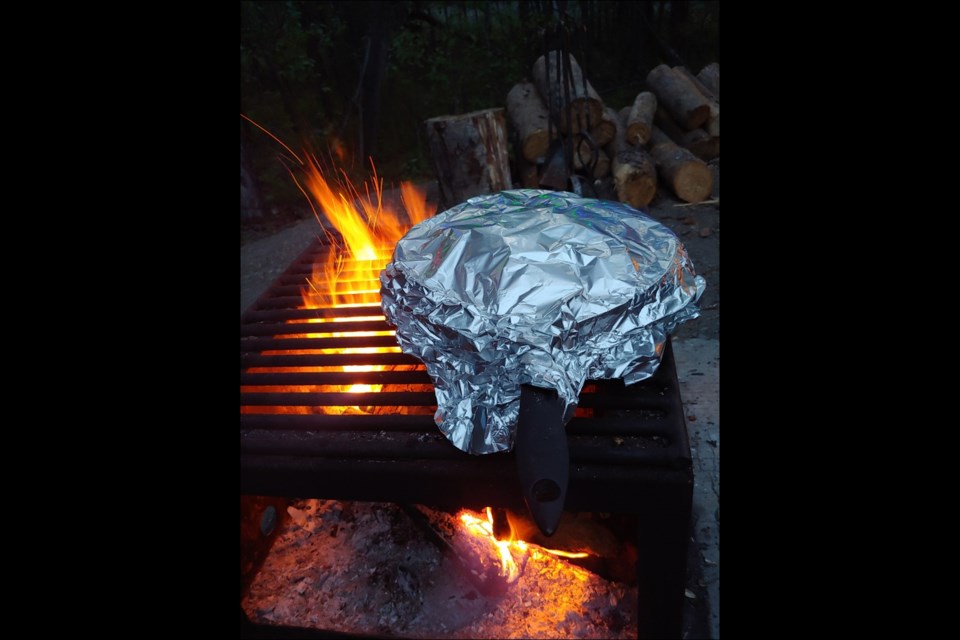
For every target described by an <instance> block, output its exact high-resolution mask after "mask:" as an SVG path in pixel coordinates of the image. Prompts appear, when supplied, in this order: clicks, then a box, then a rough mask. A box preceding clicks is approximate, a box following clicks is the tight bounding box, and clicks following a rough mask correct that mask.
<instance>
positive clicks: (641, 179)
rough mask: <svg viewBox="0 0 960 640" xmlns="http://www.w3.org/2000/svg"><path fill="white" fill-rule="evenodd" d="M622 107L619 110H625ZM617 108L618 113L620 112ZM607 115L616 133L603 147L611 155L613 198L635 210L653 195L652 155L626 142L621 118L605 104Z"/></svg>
mask: <svg viewBox="0 0 960 640" xmlns="http://www.w3.org/2000/svg"><path fill="white" fill-rule="evenodd" d="M628 109H630V107H626V108H624V109H623V111H627V110H628ZM623 111H621V113H623ZM607 116H608V117H609V118H611V119H612V120H613V121H614V122H615V123H616V129H617V132H616V135H615V136H614V138H613V142H611V143H610V146H608V147H607V151H608V153H609V154H610V156H612V157H613V182H614V187H615V188H616V190H617V199H618V200H620V202H624V203H626V204H629V205H630V206H631V207H633V208H634V209H639V208H641V207H645V206H647V205H648V204H650V201H651V200H653V197H654V196H655V195H657V170H656V168H655V166H654V163H653V158H651V157H650V154H649V153H647V151H646V149H644V148H643V147H634V146H632V145H630V144H628V143H627V138H626V135H627V133H626V132H627V128H626V124H625V122H624V120H622V119H621V117H620V116H619V115H618V114H617V113H616V112H615V111H614V110H613V109H610V108H609V107H608V108H607Z"/></svg>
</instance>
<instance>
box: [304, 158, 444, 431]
mask: <svg viewBox="0 0 960 640" xmlns="http://www.w3.org/2000/svg"><path fill="white" fill-rule="evenodd" d="M370 165H371V167H372V168H373V176H372V178H371V179H370V180H369V181H365V182H364V183H363V185H362V186H363V192H362V193H361V191H360V190H358V189H357V188H356V187H355V186H354V185H353V183H352V182H351V181H350V179H349V177H347V175H346V173H344V172H343V171H341V176H342V177H341V178H338V187H339V188H338V189H336V190H334V188H333V187H332V186H331V185H330V183H329V182H328V181H327V179H326V178H325V176H324V173H323V169H322V168H321V167H320V164H319V162H317V160H316V157H314V156H308V162H307V164H306V166H305V171H306V179H305V183H306V188H307V190H308V191H309V194H310V195H311V196H312V197H313V200H312V202H315V203H316V204H317V205H319V207H320V211H321V212H322V214H323V215H322V217H321V215H320V213H319V212H318V211H317V209H316V208H314V215H315V216H316V218H317V221H318V222H319V223H320V225H321V227H322V228H323V231H324V233H326V234H327V237H328V238H329V239H330V241H331V246H332V247H333V248H332V249H331V251H329V252H328V254H327V256H328V259H327V261H326V262H325V263H323V262H318V263H316V264H314V265H313V273H312V275H311V277H310V279H309V281H308V283H307V286H305V287H303V288H301V295H302V297H303V308H306V309H317V308H324V307H326V308H331V307H332V308H340V307H371V314H370V316H363V317H362V318H360V319H367V320H383V319H384V317H383V315H382V314H381V313H380V271H381V270H383V268H384V267H385V266H386V264H387V262H388V261H389V260H390V255H391V253H392V251H393V247H394V246H395V245H396V243H397V241H398V240H399V239H400V238H401V237H403V235H404V234H405V233H406V232H407V231H408V230H409V229H410V227H411V226H412V225H414V224H417V223H418V222H421V221H423V220H425V219H427V218H428V217H430V216H431V215H433V213H434V212H435V210H436V207H432V206H430V205H428V204H427V201H426V196H425V194H423V193H422V192H420V191H419V190H418V189H417V188H416V187H415V186H414V185H412V184H410V183H406V182H404V183H401V185H400V194H401V199H402V202H403V204H404V207H405V209H406V216H403V215H402V214H401V213H400V212H399V211H397V210H395V209H393V208H392V207H390V206H385V203H384V201H383V179H382V178H380V177H378V176H377V168H376V166H375V165H374V164H373V162H372V161H371V163H370ZM311 204H312V203H311ZM330 227H332V228H333V229H334V230H336V231H337V232H339V238H338V237H337V236H336V235H334V234H333V233H332V232H331V230H330ZM341 239H342V240H341ZM357 320H358V318H357V317H350V318H336V317H335V318H333V321H334V322H337V321H357ZM311 322H313V320H311ZM317 322H319V320H317ZM395 333H396V332H394V331H392V330H391V331H382V332H380V331H352V332H327V333H309V334H307V337H308V338H317V337H328V336H329V337H336V338H339V337H368V336H379V335H395ZM332 351H333V352H335V353H345V354H347V353H359V354H370V353H399V352H400V347H355V348H343V349H334V350H332ZM386 368H387V367H385V366H383V365H356V366H350V365H345V366H343V367H342V368H341V370H342V371H345V372H368V371H383V370H385V369H386ZM382 388H383V385H370V384H353V385H349V386H348V387H347V388H346V389H343V391H347V392H350V393H370V392H379V391H381V390H382ZM351 409H352V410H354V411H361V409H360V407H352V408H351ZM324 410H325V411H331V412H335V413H341V412H342V411H343V410H344V408H343V407H330V408H327V409H324Z"/></svg>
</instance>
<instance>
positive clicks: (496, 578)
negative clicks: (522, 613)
mask: <svg viewBox="0 0 960 640" xmlns="http://www.w3.org/2000/svg"><path fill="white" fill-rule="evenodd" d="M405 511H406V512H407V514H408V515H410V516H411V517H412V518H413V519H414V521H415V522H417V523H418V524H419V525H420V526H421V528H423V526H424V525H426V527H427V528H428V530H429V531H430V533H431V535H432V537H433V538H434V539H435V540H436V541H438V542H440V543H441V544H442V545H443V546H445V547H446V548H449V549H450V550H451V551H452V552H453V553H454V555H455V556H456V558H457V561H458V562H459V563H460V566H461V567H463V568H464V569H465V570H466V572H467V574H468V575H469V577H470V580H471V581H472V582H474V584H476V586H477V589H478V590H479V591H480V592H481V593H483V594H485V595H490V594H492V593H502V592H503V591H504V590H505V589H506V588H507V586H508V585H510V584H512V583H514V582H516V581H517V579H518V578H519V577H520V574H521V573H522V572H523V567H522V565H520V566H518V565H517V563H516V561H515V560H514V558H513V554H512V553H511V550H510V549H511V546H515V547H516V548H517V550H518V551H519V552H520V553H519V554H518V555H520V556H522V560H525V556H526V543H523V542H522V541H516V542H512V541H501V540H497V538H496V536H495V534H494V530H493V513H492V511H491V510H490V508H489V507H487V510H486V517H484V516H482V515H481V514H478V513H473V512H471V511H467V510H462V511H460V513H459V514H457V516H453V515H451V514H449V513H446V512H444V511H436V510H434V509H431V508H429V507H425V506H422V505H416V506H415V507H413V508H406V509H405ZM524 564H525V563H524Z"/></svg>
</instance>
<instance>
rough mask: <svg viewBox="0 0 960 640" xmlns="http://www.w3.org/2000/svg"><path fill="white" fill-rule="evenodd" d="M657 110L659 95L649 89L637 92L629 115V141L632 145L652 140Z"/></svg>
mask: <svg viewBox="0 0 960 640" xmlns="http://www.w3.org/2000/svg"><path fill="white" fill-rule="evenodd" d="M656 112H657V96H655V95H653V94H652V93H650V92H649V91H641V92H640V93H638V94H637V97H636V99H635V100H634V101H633V106H632V107H631V108H630V114H629V115H628V116H627V141H628V142H629V143H630V144H632V145H644V144H647V142H649V141H650V130H651V129H652V128H653V116H654V114H655V113H656Z"/></svg>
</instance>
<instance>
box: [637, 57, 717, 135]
mask: <svg viewBox="0 0 960 640" xmlns="http://www.w3.org/2000/svg"><path fill="white" fill-rule="evenodd" d="M647 86H649V87H650V89H651V90H652V91H653V92H654V93H655V94H656V96H657V103H658V104H660V105H663V107H664V108H665V109H666V110H667V112H668V113H669V114H670V117H671V118H673V119H674V121H675V122H676V123H677V124H679V125H680V126H681V127H683V128H684V129H685V130H686V131H690V130H691V129H696V128H697V127H699V126H701V125H703V124H704V123H705V122H706V121H707V118H709V117H710V105H709V104H707V101H706V99H705V98H704V97H703V95H702V94H701V93H700V92H699V91H698V90H697V88H696V87H695V86H693V84H691V83H690V81H689V80H687V79H686V78H685V77H684V76H683V75H682V74H679V73H677V72H675V71H674V70H673V69H671V68H670V67H668V66H667V65H665V64H661V65H660V66H658V67H654V68H653V70H652V71H650V73H648V74H647Z"/></svg>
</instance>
